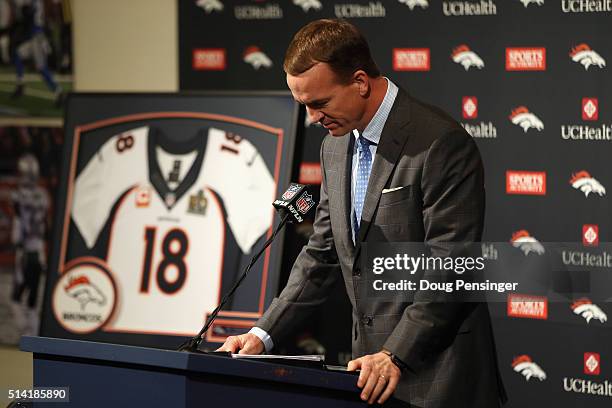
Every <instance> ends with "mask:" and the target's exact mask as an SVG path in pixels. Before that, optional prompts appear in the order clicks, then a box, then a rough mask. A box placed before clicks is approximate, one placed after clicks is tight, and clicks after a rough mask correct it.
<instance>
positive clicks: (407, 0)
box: [399, 0, 429, 10]
mask: <svg viewBox="0 0 612 408" xmlns="http://www.w3.org/2000/svg"><path fill="white" fill-rule="evenodd" d="M399 2H400V3H403V4H405V5H407V6H408V8H409V9H410V10H414V9H415V8H416V7H420V8H424V9H425V8H427V7H429V2H428V0H399Z"/></svg>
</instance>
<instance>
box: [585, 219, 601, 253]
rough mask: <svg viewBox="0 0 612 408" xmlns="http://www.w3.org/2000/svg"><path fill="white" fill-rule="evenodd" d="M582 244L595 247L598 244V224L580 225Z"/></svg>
mask: <svg viewBox="0 0 612 408" xmlns="http://www.w3.org/2000/svg"><path fill="white" fill-rule="evenodd" d="M582 245H584V246H591V247H596V246H598V245H599V226H598V225H594V224H584V225H583V226H582Z"/></svg>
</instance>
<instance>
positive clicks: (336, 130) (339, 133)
mask: <svg viewBox="0 0 612 408" xmlns="http://www.w3.org/2000/svg"><path fill="white" fill-rule="evenodd" d="M327 132H328V133H329V134H330V135H331V136H336V137H340V136H344V135H346V134H347V133H348V132H347V131H346V130H345V129H342V128H340V127H337V128H334V129H327Z"/></svg>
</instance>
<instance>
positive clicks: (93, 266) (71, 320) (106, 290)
mask: <svg viewBox="0 0 612 408" xmlns="http://www.w3.org/2000/svg"><path fill="white" fill-rule="evenodd" d="M116 297H117V296H116V288H115V283H114V281H113V280H112V277H111V275H110V274H109V273H108V271H107V270H106V269H105V268H104V267H102V266H101V265H98V264H97V263H87V262H86V263H78V264H76V265H74V266H72V267H70V268H69V269H68V270H67V271H66V272H65V273H63V274H62V275H61V276H60V278H59V279H58V280H57V282H56V283H55V288H54V289H53V295H52V302H51V303H52V308H53V313H54V315H55V318H56V320H57V321H58V323H59V324H60V325H61V326H62V327H63V328H64V329H66V330H68V331H70V332H73V333H91V332H93V331H95V330H98V329H99V328H101V327H102V326H104V325H105V324H106V322H107V321H108V320H109V319H110V318H111V316H112V314H113V311H114V309H115V301H116Z"/></svg>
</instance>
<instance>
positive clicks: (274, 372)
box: [20, 336, 367, 408]
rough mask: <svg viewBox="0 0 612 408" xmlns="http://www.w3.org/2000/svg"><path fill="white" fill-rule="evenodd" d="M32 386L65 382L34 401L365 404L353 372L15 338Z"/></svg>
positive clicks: (175, 405)
mask: <svg viewBox="0 0 612 408" xmlns="http://www.w3.org/2000/svg"><path fill="white" fill-rule="evenodd" d="M20 348H21V350H22V351H28V352H32V353H33V355H34V359H33V364H34V386H35V387H69V397H70V402H69V403H65V402H57V403H53V402H44V403H37V404H34V406H40V407H45V408H47V407H55V406H57V407H64V408H65V407H69V406H71V407H88V408H97V407H100V408H102V407H104V408H111V407H147V408H151V407H164V408H168V407H172V408H179V407H232V408H233V407H266V408H272V407H291V408H300V407H308V408H312V407H316V408H325V407H334V408H337V407H365V406H367V404H366V403H364V402H363V401H361V400H360V399H359V389H358V388H357V385H356V383H357V376H355V375H351V374H347V373H341V372H333V371H325V370H321V369H312V368H302V367H295V366H289V365H283V364H276V363H268V362H261V361H253V360H242V359H232V358H229V357H225V356H216V355H206V354H198V353H185V352H177V351H169V350H158V349H152V348H145V347H135V346H125V345H118V344H106V343H96V342H90V341H77V340H66V339H56V338H48V337H25V336H24V337H22V339H21V342H20Z"/></svg>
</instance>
